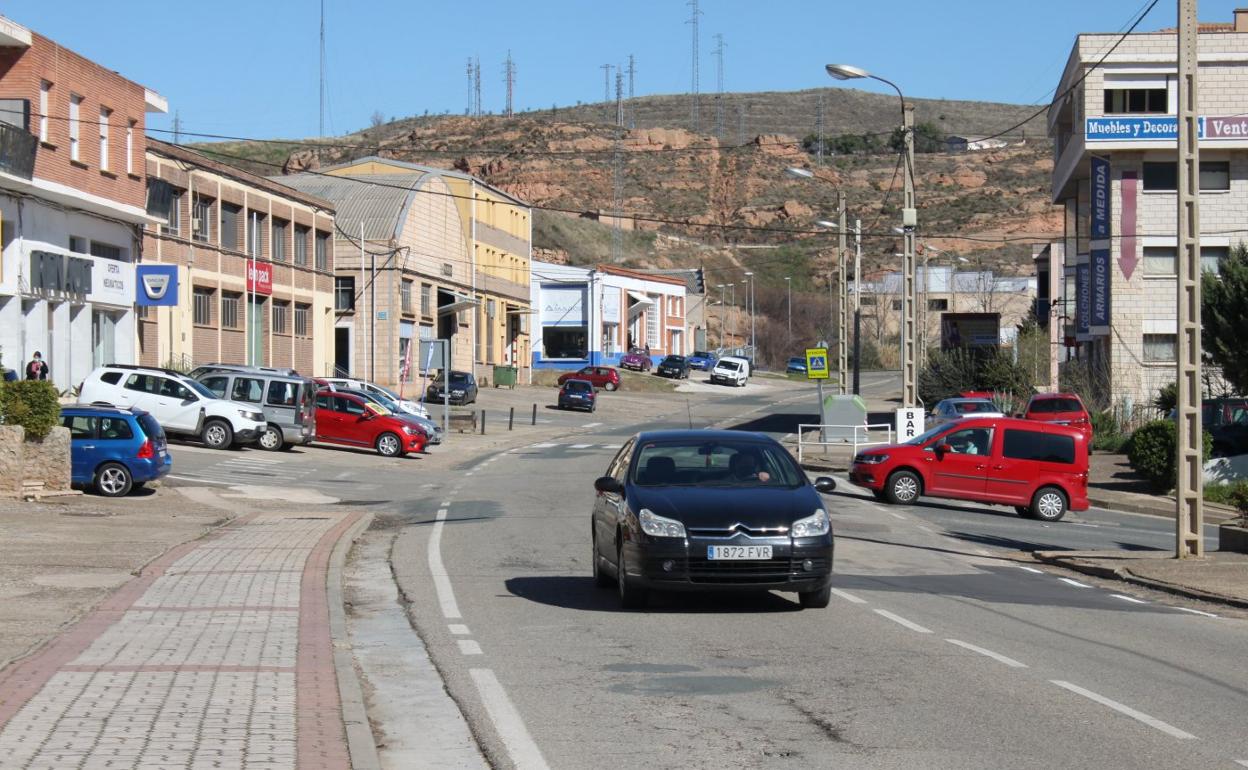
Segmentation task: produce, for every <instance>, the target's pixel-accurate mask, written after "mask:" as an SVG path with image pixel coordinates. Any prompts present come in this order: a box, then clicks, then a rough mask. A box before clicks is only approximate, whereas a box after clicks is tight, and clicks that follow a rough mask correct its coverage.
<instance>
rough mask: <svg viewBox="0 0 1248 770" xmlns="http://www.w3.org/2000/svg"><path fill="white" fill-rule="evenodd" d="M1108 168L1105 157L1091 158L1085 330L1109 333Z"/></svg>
mask: <svg viewBox="0 0 1248 770" xmlns="http://www.w3.org/2000/svg"><path fill="white" fill-rule="evenodd" d="M1111 186H1112V185H1111V184H1110V168H1109V161H1108V160H1106V159H1105V158H1092V184H1091V188H1092V225H1091V232H1090V233H1089V235H1090V236H1091V237H1090V241H1091V243H1090V264H1089V280H1090V284H1091V285H1090V286H1089V288H1088V292H1089V297H1090V298H1089V305H1090V307H1089V313H1090V315H1089V318H1088V331H1090V332H1091V333H1092V334H1109V307H1110V291H1111V285H1112V284H1111V281H1112V275H1111V273H1110V265H1111V262H1110V257H1109V252H1110V235H1111V229H1112V228H1111V227H1110V206H1109V191H1110V188H1111Z"/></svg>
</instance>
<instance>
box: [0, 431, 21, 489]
mask: <svg viewBox="0 0 1248 770" xmlns="http://www.w3.org/2000/svg"><path fill="white" fill-rule="evenodd" d="M25 436H26V431H25V430H24V429H23V428H22V426H20V425H0V497H17V494H18V492H20V491H21V488H22V475H23V471H22V458H23V457H24V456H25V451H24V449H25V447H24V444H25V441H23V439H24V438H25Z"/></svg>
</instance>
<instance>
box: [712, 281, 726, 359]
mask: <svg viewBox="0 0 1248 770" xmlns="http://www.w3.org/2000/svg"><path fill="white" fill-rule="evenodd" d="M715 288H716V289H719V346H720V347H721V348H722V347H723V346H724V312H725V311H726V310H727V309H728V307H727V304H726V303H725V302H724V293H725V292H726V291H727V290H728V284H726V283H720V284H716V285H715Z"/></svg>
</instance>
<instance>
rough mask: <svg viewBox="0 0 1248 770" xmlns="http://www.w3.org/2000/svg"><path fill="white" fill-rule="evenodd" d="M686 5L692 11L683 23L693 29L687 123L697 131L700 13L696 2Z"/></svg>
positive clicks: (699, 115) (698, 115) (699, 120)
mask: <svg viewBox="0 0 1248 770" xmlns="http://www.w3.org/2000/svg"><path fill="white" fill-rule="evenodd" d="M687 5H689V6H690V7H691V8H692V9H693V10H692V12H691V13H690V14H689V20H688V21H686V22H685V23H686V24H689V25H691V26H692V27H693V93H692V94H690V102H689V121H690V123H691V125H692V128H693V130H694V131H698V130H699V129H700V128H701V125H702V114H701V112H702V111H701V108H700V105H699V103H698V17H699V16H701V15H702V11H700V10H698V0H689V2H688V3H687Z"/></svg>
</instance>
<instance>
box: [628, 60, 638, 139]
mask: <svg viewBox="0 0 1248 770" xmlns="http://www.w3.org/2000/svg"><path fill="white" fill-rule="evenodd" d="M636 76H637V67H636V64H635V62H634V61H633V55H632V54H631V53H630V54H629V55H628V127H629V128H635V127H636V126H637V116H636V114H635V113H634V107H633V79H634V78H635V77H636Z"/></svg>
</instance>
